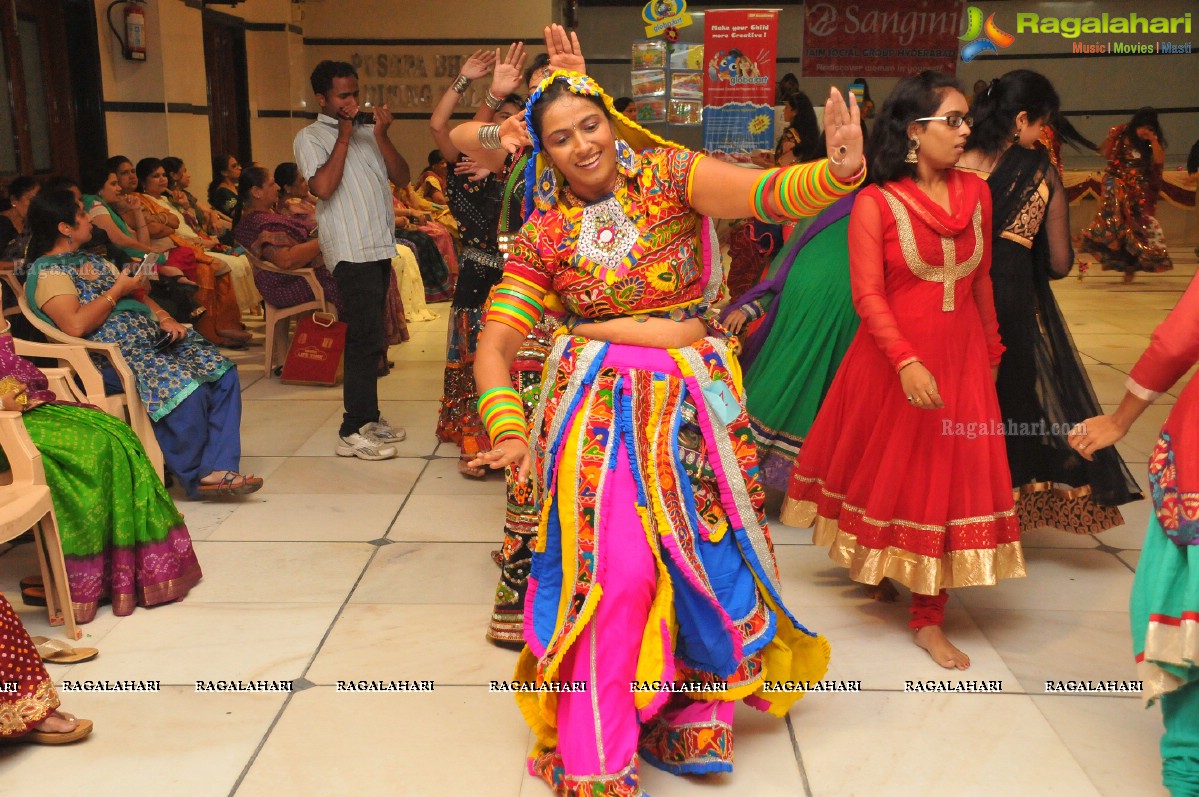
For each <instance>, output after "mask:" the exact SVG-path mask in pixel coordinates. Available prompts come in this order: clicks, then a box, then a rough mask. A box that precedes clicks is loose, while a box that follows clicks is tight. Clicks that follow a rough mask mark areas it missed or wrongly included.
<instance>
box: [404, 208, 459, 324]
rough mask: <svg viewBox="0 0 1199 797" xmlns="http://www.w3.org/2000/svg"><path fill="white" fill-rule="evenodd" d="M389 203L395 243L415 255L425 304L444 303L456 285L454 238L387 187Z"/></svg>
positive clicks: (456, 267)
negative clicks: (393, 217) (393, 221)
mask: <svg viewBox="0 0 1199 797" xmlns="http://www.w3.org/2000/svg"><path fill="white" fill-rule="evenodd" d="M391 203H392V207H393V209H394V211H395V223H396V241H397V242H398V243H402V244H408V245H409V246H410V247H411V248H412V251H413V252H415V253H416V261H417V264H418V265H419V266H420V274H421V280H422V281H423V282H424V284H425V301H427V302H430V303H434V302H448V301H449V300H450V298H451V297H452V296H453V295H454V283H455V282H457V281H458V252H457V250H455V248H454V236H452V235H450V232H449V230H447V229H446V228H445V227H444V226H443V225H441V224H438V223H437V222H436V221H434V220H433V216H432V214H431V213H427V212H424V211H420V210H417V209H416V208H414V207H413V206H412V205H410V204H408V201H407V192H406V191H404V190H402V189H400V188H399V187H398V186H396V185H392V187H391ZM451 218H453V217H451ZM455 223H457V222H455Z"/></svg>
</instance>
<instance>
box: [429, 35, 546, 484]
mask: <svg viewBox="0 0 1199 797" xmlns="http://www.w3.org/2000/svg"><path fill="white" fill-rule="evenodd" d="M523 65H524V45H523V44H521V43H519V42H517V43H515V44H513V45H512V46H511V47H509V48H508V53H507V55H506V56H505V57H504V58H503V59H502V60H501V59H500V58H499V50H498V48H497V50H496V52H495V53H492V52H489V51H486V50H476V51H475V52H474V54H472V55H471V56H470V58H468V59H466V61H465V63H463V64H462V71H461V73H460V74H459V75H458V79H457V80H455V81H454V83H453V85H451V86H450V88H449V89H447V90H446V93H445V94H444V95H443V96H442V98H441V101H440V102H438V103H437V107H435V108H434V109H433V115H432V117H431V118H430V119H429V128H430V130H432V132H433V140H434V141H436V142H437V146H438V149H439V150H440V154H441V155H442V156H443V159H444V160H447V161H453V162H454V163H455V164H456V163H458V161H459V158H460V157H461V155H462V153H461V152H460V151H459V150H458V148H457V147H456V146H455V145H454V142H453V140H452V139H451V137H450V127H449V122H450V115H451V114H452V113H453V111H454V108H455V107H457V105H458V102H459V101H460V100H461V98H462V94H464V93H465V92H466V89H467V86H469V85H470V82H471V81H472V80H478V79H479V78H482V77H483V76H485V75H487V74H489V73H492V79H491V87H490V89H488V94H487V99H486V100H485V102H484V105H482V106H481V107H480V108H479V110H478V111H477V112H476V114H475V120H476V121H479V122H491V121H492V120H493V119H499V120H500V121H503V120H504V119H507V118H508V117H509V116H512V115H514V114H516V113H519V112H520V109H521V105H520V98H519V97H513V96H511V95H512V92H513V91H515V90H516V89H518V88H520V78H521V67H522V66H523ZM430 160H432V159H430ZM507 178H508V175H507V174H506V173H489V174H487V176H485V177H484V178H483V179H482V180H474V179H471V176H470V175H466V174H459V173H458V172H457V170H455V171H454V173H453V174H450V175H449V176H448V177H447V180H446V185H447V188H446V190H447V191H448V192H449V197H448V198H449V202H450V210H451V211H453V214H454V218H455V219H457V220H458V229H459V231H460V232H461V235H462V244H463V247H462V252H461V254H460V255H459V259H458V263H459V272H458V282H457V284H456V285H455V286H454V300H453V302H452V304H451V317H450V328H449V334H448V336H447V341H446V364H445V378H444V389H443V392H442V396H441V412H440V414H439V415H438V418H437V439H438V440H441V441H442V442H443V443H455V444H457V446H458V448H459V450H460V452H461V455H460V457H459V459H458V472H459V473H461V474H462V475H463V476H470V477H473V478H481V477H483V476H486V475H487V471H486V470H485V469H483V468H480V467H478V466H475V465H470V464H468V463H470V461H471V460H473V459H475V458H476V457H477V456H478V455H479V452H481V451H485V450H486V449H487V448H489V447H490V443H489V442H488V440H487V431H486V429H484V428H483V422H482V421H481V420H480V419H479V412H478V408H477V406H476V405H477V404H478V401H479V394H478V392H477V391H476V390H475V378H474V372H473V368H474V362H475V345H476V343H477V341H478V336H479V330H480V329H481V328H482V326H483V304H484V303H485V302H486V301H487V296H488V294H489V293H490V292H491V288H492V286H494V285H495V284H497V283H498V282H499V281H500V280H501V279H502V278H503V276H504V256H503V254H501V253H500V250H499V242H498V241H497V239H496V236H497V235H498V232H499V223H500V211H501V206H502V205H503V202H504V187H505V185H506V182H507Z"/></svg>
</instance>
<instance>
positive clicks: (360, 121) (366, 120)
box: [354, 102, 375, 125]
mask: <svg viewBox="0 0 1199 797" xmlns="http://www.w3.org/2000/svg"><path fill="white" fill-rule="evenodd" d="M374 123H375V109H374V108H372V107H371V104H370V103H369V102H368V103H366V104H365V105H363V106H362V110H360V111H359V112H358V113H356V114H354V124H356V125H373V124H374Z"/></svg>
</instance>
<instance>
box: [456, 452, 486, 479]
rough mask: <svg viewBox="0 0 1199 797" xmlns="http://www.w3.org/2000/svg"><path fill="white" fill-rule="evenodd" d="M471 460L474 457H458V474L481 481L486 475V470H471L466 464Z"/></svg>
mask: <svg viewBox="0 0 1199 797" xmlns="http://www.w3.org/2000/svg"><path fill="white" fill-rule="evenodd" d="M472 459H474V457H460V458H459V459H458V472H459V473H461V474H462V475H463V476H469V477H470V478H472V479H482V478H483V477H484V476H486V475H487V470H486V469H485V468H472V467H471V466H470V465H469V464H468V463H469V462H470V461H471V460H472Z"/></svg>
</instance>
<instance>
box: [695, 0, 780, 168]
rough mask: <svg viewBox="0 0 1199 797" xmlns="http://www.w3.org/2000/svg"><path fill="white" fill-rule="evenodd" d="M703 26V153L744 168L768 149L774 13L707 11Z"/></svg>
mask: <svg viewBox="0 0 1199 797" xmlns="http://www.w3.org/2000/svg"><path fill="white" fill-rule="evenodd" d="M704 22H705V25H706V28H707V29H706V31H705V33H704V60H705V61H706V64H705V72H704V152H705V153H707V154H709V155H715V156H716V157H719V158H722V159H724V160H729V161H734V162H739V163H746V162H748V161H749V159H750V155H751V154H752V153H753V152H756V151H759V150H773V149H774V71H775V58H776V57H777V55H778V46H777V41H778V11H764V10H755V9H738V10H735V11H708V12H707V13H706V14H705V17H704Z"/></svg>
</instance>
